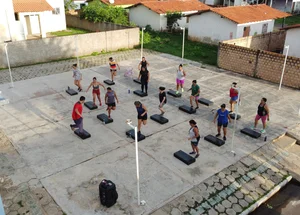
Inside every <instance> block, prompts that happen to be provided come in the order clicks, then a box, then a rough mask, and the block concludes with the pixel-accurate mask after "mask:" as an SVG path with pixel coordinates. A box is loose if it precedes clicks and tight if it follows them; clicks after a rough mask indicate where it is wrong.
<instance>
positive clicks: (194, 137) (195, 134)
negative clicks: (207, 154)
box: [188, 120, 200, 158]
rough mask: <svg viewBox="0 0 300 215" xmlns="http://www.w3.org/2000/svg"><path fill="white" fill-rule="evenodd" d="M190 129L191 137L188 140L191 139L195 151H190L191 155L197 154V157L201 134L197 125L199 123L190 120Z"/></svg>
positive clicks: (197, 155)
mask: <svg viewBox="0 0 300 215" xmlns="http://www.w3.org/2000/svg"><path fill="white" fill-rule="evenodd" d="M189 123H190V126H191V128H190V130H189V136H190V137H189V138H188V140H189V141H191V146H192V149H193V151H192V152H190V155H193V154H196V156H195V158H198V157H199V148H198V143H199V140H200V134H199V129H198V127H197V123H196V122H195V120H190V121H189Z"/></svg>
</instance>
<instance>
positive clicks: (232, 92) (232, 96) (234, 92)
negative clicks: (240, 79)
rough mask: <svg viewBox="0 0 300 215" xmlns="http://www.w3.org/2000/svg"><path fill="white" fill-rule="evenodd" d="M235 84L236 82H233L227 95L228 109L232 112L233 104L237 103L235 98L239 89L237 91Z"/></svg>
mask: <svg viewBox="0 0 300 215" xmlns="http://www.w3.org/2000/svg"><path fill="white" fill-rule="evenodd" d="M236 85H237V83H236V82H233V83H232V86H231V88H230V90H229V96H230V100H229V104H230V111H229V113H231V112H234V105H235V104H236V103H237V100H238V98H239V91H238V89H237V87H236Z"/></svg>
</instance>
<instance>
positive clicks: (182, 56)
mask: <svg viewBox="0 0 300 215" xmlns="http://www.w3.org/2000/svg"><path fill="white" fill-rule="evenodd" d="M181 30H182V34H183V36H182V53H181V63H182V64H183V58H184V37H185V28H181Z"/></svg>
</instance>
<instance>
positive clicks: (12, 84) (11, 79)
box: [4, 43, 14, 87]
mask: <svg viewBox="0 0 300 215" xmlns="http://www.w3.org/2000/svg"><path fill="white" fill-rule="evenodd" d="M4 48H5V54H6V60H7V65H8V70H9V76H10V82H11V87H14V82H13V78H12V75H11V69H10V63H9V57H8V52H7V43H5V46H4Z"/></svg>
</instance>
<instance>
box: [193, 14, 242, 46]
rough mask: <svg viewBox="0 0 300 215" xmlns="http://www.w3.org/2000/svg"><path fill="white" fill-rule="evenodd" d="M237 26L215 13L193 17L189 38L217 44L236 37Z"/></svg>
mask: <svg viewBox="0 0 300 215" xmlns="http://www.w3.org/2000/svg"><path fill="white" fill-rule="evenodd" d="M236 31H237V25H236V24H235V23H233V22H231V21H229V20H228V19H225V18H221V16H220V15H218V14H215V13H213V12H206V13H203V14H201V15H195V16H191V17H190V19H189V31H188V37H189V39H190V40H194V41H202V42H206V43H214V44H217V43H218V42H219V41H223V40H229V39H232V38H235V37H236ZM230 33H232V36H233V37H232V38H230Z"/></svg>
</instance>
